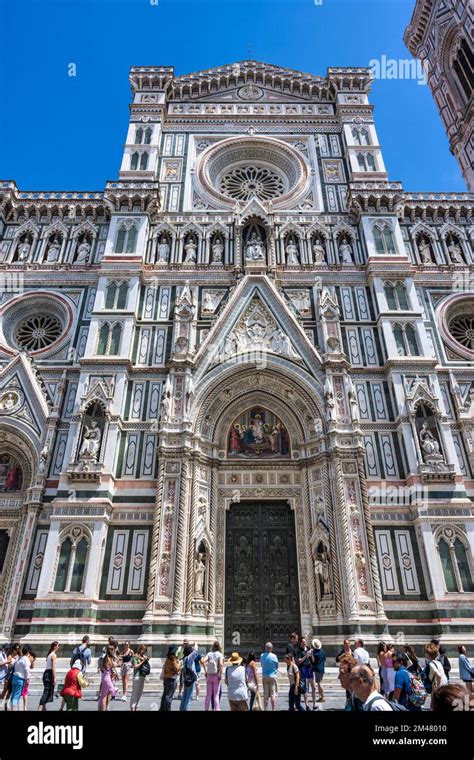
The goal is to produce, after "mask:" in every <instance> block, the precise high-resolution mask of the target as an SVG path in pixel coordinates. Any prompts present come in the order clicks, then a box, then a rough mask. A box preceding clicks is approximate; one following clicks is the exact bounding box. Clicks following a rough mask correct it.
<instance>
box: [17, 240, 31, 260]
mask: <svg viewBox="0 0 474 760" xmlns="http://www.w3.org/2000/svg"><path fill="white" fill-rule="evenodd" d="M30 250H31V245H30V243H27V242H24V243H20V245H19V246H18V261H28V257H29V255H30Z"/></svg>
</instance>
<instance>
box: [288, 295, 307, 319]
mask: <svg viewBox="0 0 474 760" xmlns="http://www.w3.org/2000/svg"><path fill="white" fill-rule="evenodd" d="M288 295H289V297H290V299H291V302H292V304H293V305H294V306H295V307H296V309H297V310H298V312H299V313H300V314H301V315H304V316H306V315H308V314H311V299H310V297H309V293H308V291H307V290H299V291H297V292H296V293H289V294H288Z"/></svg>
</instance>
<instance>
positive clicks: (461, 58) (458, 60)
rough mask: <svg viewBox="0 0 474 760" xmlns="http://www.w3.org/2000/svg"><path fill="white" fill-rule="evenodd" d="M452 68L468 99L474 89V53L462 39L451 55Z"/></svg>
mask: <svg viewBox="0 0 474 760" xmlns="http://www.w3.org/2000/svg"><path fill="white" fill-rule="evenodd" d="M452 68H453V69H454V71H455V73H456V78H457V80H458V82H459V85H460V87H461V90H462V92H463V94H464V95H465V96H466V99H467V100H469V99H470V98H471V95H472V91H473V89H474V55H473V53H472V50H470V48H469V45H468V44H467V42H466V40H464V39H463V40H462V41H461V44H460V45H459V47H458V49H457V52H456V54H455V56H454V57H453V60H452Z"/></svg>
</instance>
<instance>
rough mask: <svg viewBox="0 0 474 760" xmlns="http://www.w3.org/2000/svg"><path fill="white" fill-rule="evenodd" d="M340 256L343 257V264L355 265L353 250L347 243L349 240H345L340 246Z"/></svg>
mask: <svg viewBox="0 0 474 760" xmlns="http://www.w3.org/2000/svg"><path fill="white" fill-rule="evenodd" d="M339 254H340V256H341V261H342V263H343V264H353V263H354V260H353V258H352V248H351V246H350V243H348V242H347V240H344V241H343V242H342V243H341V245H340V246H339Z"/></svg>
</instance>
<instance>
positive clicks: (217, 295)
mask: <svg viewBox="0 0 474 760" xmlns="http://www.w3.org/2000/svg"><path fill="white" fill-rule="evenodd" d="M224 294H225V291H224V290H205V291H204V292H203V296H202V313H203V314H214V312H215V310H216V309H217V307H218V306H219V304H220V302H221V300H222V298H223V297H224Z"/></svg>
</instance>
